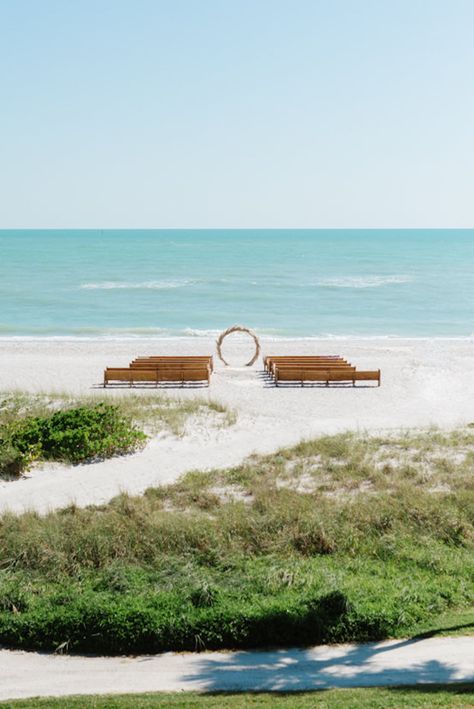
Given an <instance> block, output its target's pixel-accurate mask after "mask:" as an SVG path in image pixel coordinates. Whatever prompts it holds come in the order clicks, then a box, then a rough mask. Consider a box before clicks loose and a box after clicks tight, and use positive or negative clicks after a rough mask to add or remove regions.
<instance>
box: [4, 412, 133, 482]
mask: <svg viewBox="0 0 474 709" xmlns="http://www.w3.org/2000/svg"><path fill="white" fill-rule="evenodd" d="M144 440H145V434H143V433H142V432H141V431H139V430H138V429H137V428H136V427H135V426H134V425H133V424H132V423H131V421H130V420H129V419H128V418H127V417H125V416H124V415H123V414H121V412H120V410H119V408H118V407H117V406H113V405H111V404H105V403H100V404H97V405H96V406H81V407H77V408H72V409H66V410H64V411H56V412H55V413H52V414H51V415H50V416H29V417H26V418H19V419H17V420H14V421H12V422H10V423H9V424H8V425H5V426H4V427H3V429H2V431H1V433H0V477H4V478H11V477H15V476H18V475H19V474H20V473H21V472H22V470H25V469H26V468H27V467H28V465H30V464H31V462H32V461H33V460H35V459H41V460H56V461H65V462H68V463H80V462H82V461H86V460H93V459H97V458H109V457H111V456H113V455H121V454H123V453H128V452H130V451H132V450H134V449H135V448H137V447H138V446H139V445H140V444H141V443H142V442H143V441H144Z"/></svg>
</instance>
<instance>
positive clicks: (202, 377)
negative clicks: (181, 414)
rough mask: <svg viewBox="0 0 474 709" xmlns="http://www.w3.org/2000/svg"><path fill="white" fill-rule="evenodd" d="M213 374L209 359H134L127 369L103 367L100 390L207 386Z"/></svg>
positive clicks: (212, 363) (211, 362) (211, 360)
mask: <svg viewBox="0 0 474 709" xmlns="http://www.w3.org/2000/svg"><path fill="white" fill-rule="evenodd" d="M213 370H214V361H213V359H212V356H205V357H199V356H189V357H161V356H157V357H138V358H137V359H134V360H133V361H132V362H130V365H129V366H128V367H107V368H106V369H105V370H104V387H106V386H109V385H110V384H128V385H129V386H130V387H132V386H135V385H136V384H154V385H155V386H158V384H163V383H166V382H173V383H174V382H179V383H181V384H182V385H184V383H185V382H207V384H208V385H209V384H210V383H211V374H212V372H213Z"/></svg>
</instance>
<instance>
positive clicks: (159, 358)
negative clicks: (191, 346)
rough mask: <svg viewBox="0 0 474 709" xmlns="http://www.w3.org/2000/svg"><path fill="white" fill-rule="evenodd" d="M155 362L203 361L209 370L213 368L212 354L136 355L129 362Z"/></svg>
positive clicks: (131, 363) (185, 362) (133, 363)
mask: <svg viewBox="0 0 474 709" xmlns="http://www.w3.org/2000/svg"><path fill="white" fill-rule="evenodd" d="M146 362H150V363H155V362H160V363H163V364H167V363H170V364H175V363H179V364H200V363H201V362H205V363H207V364H209V365H210V367H211V371H212V370H213V369H214V360H213V358H212V355H196V356H194V355H192V356H191V355H185V356H184V357H180V356H167V355H166V356H165V355H163V356H159V355H156V356H154V355H153V356H150V357H137V358H136V359H134V360H133V361H132V362H130V365H135V364H142V363H146Z"/></svg>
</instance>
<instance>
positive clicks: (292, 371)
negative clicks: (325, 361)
mask: <svg viewBox="0 0 474 709" xmlns="http://www.w3.org/2000/svg"><path fill="white" fill-rule="evenodd" d="M275 378H276V380H277V381H301V382H302V381H313V382H328V381H329V382H331V381H333V382H342V381H360V380H375V381H378V382H379V383H380V369H377V370H373V371H359V372H358V371H357V370H356V369H355V367H346V368H340V367H339V368H331V369H324V368H319V367H318V368H315V367H281V368H280V367H277V368H276V370H275Z"/></svg>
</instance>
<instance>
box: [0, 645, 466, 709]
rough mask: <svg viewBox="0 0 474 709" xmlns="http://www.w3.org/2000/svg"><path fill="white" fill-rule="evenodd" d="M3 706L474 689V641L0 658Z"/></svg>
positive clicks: (5, 655)
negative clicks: (146, 697) (136, 696)
mask: <svg viewBox="0 0 474 709" xmlns="http://www.w3.org/2000/svg"><path fill="white" fill-rule="evenodd" d="M0 676H1V677H2V681H1V683H0V699H13V698H16V697H31V696H64V695H70V694H106V693H115V694H118V693H127V692H159V691H162V692H176V691H198V692H215V691H248V690H253V691H281V692H283V691H285V692H286V691H302V690H311V689H324V688H330V687H360V686H384V685H410V684H424V683H440V684H444V683H448V682H472V681H474V637H459V638H431V639H425V640H391V641H386V642H379V643H365V644H362V645H332V646H320V647H313V648H307V649H304V650H299V649H290V650H277V651H271V652H214V653H208V652H204V653H200V654H192V653H164V654H163V655H150V656H139V657H82V656H77V657H76V656H72V657H71V656H66V655H47V654H39V653H28V652H20V651H8V650H1V651H0Z"/></svg>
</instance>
